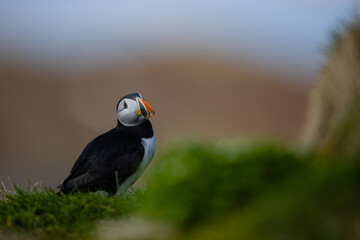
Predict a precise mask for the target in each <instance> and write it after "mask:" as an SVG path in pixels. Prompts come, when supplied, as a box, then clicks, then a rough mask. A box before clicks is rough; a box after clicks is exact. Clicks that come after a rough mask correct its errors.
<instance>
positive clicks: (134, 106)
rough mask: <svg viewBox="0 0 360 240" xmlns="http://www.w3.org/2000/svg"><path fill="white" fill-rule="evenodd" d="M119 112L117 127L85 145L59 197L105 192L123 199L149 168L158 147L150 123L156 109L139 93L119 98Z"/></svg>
mask: <svg viewBox="0 0 360 240" xmlns="http://www.w3.org/2000/svg"><path fill="white" fill-rule="evenodd" d="M116 111H117V126H116V127H115V128H113V129H111V130H110V131H108V132H106V133H104V134H102V135H100V136H98V137H96V138H95V139H94V140H92V141H91V142H89V143H88V144H87V145H86V147H85V149H84V150H83V151H82V153H81V154H80V156H79V157H78V159H77V160H76V162H75V164H74V165H73V167H72V169H71V171H70V175H69V176H68V177H67V178H66V179H65V180H64V181H63V183H62V184H61V185H59V186H57V188H58V189H60V190H59V192H58V193H57V194H58V195H61V193H63V194H70V193H72V192H74V191H80V192H97V191H105V192H107V193H109V194H112V195H114V194H116V195H118V196H122V197H123V196H125V192H126V191H127V189H128V188H129V187H130V186H131V185H132V184H133V183H134V182H135V181H136V180H137V179H138V178H139V177H140V176H141V174H142V173H143V172H144V170H145V169H146V167H147V166H148V165H149V163H150V161H151V160H152V158H153V156H154V153H155V148H156V138H155V133H154V130H153V127H152V125H151V122H150V120H149V118H150V117H151V116H153V115H154V114H155V112H154V110H153V109H152V108H151V106H150V105H149V104H148V103H147V102H146V101H145V99H144V98H143V97H142V95H141V94H140V93H131V94H128V95H126V96H124V97H122V98H121V99H120V101H119V102H118V104H117V106H116Z"/></svg>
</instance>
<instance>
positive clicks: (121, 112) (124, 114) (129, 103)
mask: <svg viewBox="0 0 360 240" xmlns="http://www.w3.org/2000/svg"><path fill="white" fill-rule="evenodd" d="M128 96H129V97H128ZM117 113H118V120H119V122H120V123H122V124H123V125H125V126H136V125H139V124H141V123H143V122H145V121H146V120H147V119H148V118H150V117H151V116H152V115H154V113H155V112H154V111H153V109H152V108H151V107H150V105H149V104H148V103H147V102H145V100H144V99H143V98H142V96H141V95H140V94H138V93H136V94H129V95H127V96H125V97H124V98H123V99H122V100H121V101H120V102H119V104H118V106H117Z"/></svg>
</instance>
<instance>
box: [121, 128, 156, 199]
mask: <svg viewBox="0 0 360 240" xmlns="http://www.w3.org/2000/svg"><path fill="white" fill-rule="evenodd" d="M141 144H142V145H143V147H144V156H143V158H142V160H141V163H140V165H139V167H138V169H137V170H136V172H134V173H133V174H132V175H130V176H129V177H128V178H127V179H126V180H125V181H124V182H123V183H122V184H121V186H120V189H119V190H120V191H119V192H118V194H120V195H121V196H124V194H125V192H126V190H127V189H128V188H129V187H130V186H131V185H132V184H133V183H134V182H135V181H136V180H137V179H138V178H139V177H140V176H141V174H142V173H143V172H144V171H145V169H146V167H147V166H148V165H149V163H150V161H151V159H152V158H153V157H154V154H155V149H156V137H155V133H154V136H153V137H152V138H142V139H141Z"/></svg>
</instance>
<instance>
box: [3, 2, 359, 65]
mask: <svg viewBox="0 0 360 240" xmlns="http://www.w3.org/2000/svg"><path fill="white" fill-rule="evenodd" d="M355 9H357V12H359V9H360V8H359V3H357V1H356V0H337V1H336V0H329V1H325V0H319V1H310V0H305V1H304V0H293V1H289V0H288V1H286V0H267V1H252V0H243V1H230V0H181V1H171V0H152V1H150V0H121V1H119V0H62V1H55V0H32V1H28V0H1V1H0V49H2V51H6V52H7V53H8V54H11V55H14V56H18V57H24V58H25V56H27V57H28V58H30V59H37V60H39V61H43V62H44V63H46V62H53V63H60V62H62V61H65V62H69V60H73V59H76V60H77V61H78V62H83V63H86V62H89V61H94V62H96V61H106V60H109V59H113V58H122V59H125V60H126V59H131V58H132V57H133V56H134V55H136V54H139V53H142V52H147V53H155V54H156V53H169V54H171V53H173V52H175V53H176V51H181V50H182V49H192V48H194V49H203V50H205V51H207V50H211V51H215V52H220V53H223V54H225V55H229V56H232V57H237V56H243V55H253V56H255V57H259V58H264V59H274V60H276V61H280V62H281V61H282V62H287V63H290V64H302V65H303V66H305V68H308V69H309V70H314V69H316V68H317V67H318V66H319V65H320V64H321V61H322V53H321V51H322V50H323V49H324V47H325V46H326V43H328V41H329V36H330V33H331V31H333V30H335V29H337V28H338V27H339V25H340V24H341V22H342V21H346V20H348V19H349V18H350V16H351V14H353V13H354V12H356V10H355Z"/></svg>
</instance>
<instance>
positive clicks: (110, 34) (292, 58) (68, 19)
mask: <svg viewBox="0 0 360 240" xmlns="http://www.w3.org/2000/svg"><path fill="white" fill-rule="evenodd" d="M354 9H359V6H358V3H356V1H355V0H333V1H331V0H328V1H325V0H318V1H308V0H306V1H304V0H294V1H285V0H269V1H266V2H256V1H250V0H244V1H230V0H221V1H220V0H212V1H209V0H207V1H205V0H198V1H165V0H163V1H162V0H153V1H115V0H103V1H96V0H87V1H84V0H78V1H40V0H36V1H31V2H29V1H25V0H3V1H1V2H0V119H1V120H0V121H1V122H0V123H1V124H0V131H1V134H0V181H3V182H5V183H6V182H8V181H9V180H8V179H9V177H10V178H11V181H12V182H13V183H19V184H20V185H21V186H26V185H27V184H28V180H30V181H31V182H32V183H35V182H38V181H42V182H43V184H44V185H46V186H51V187H54V186H56V185H58V184H60V183H61V182H62V180H63V179H64V178H65V177H66V176H67V175H68V173H69V171H70V169H71V167H72V165H73V163H74V161H75V160H76V158H77V157H78V155H79V154H80V153H81V151H82V149H83V148H84V147H85V145H86V144H87V143H88V142H89V141H90V140H92V139H93V138H94V137H96V136H98V135H99V134H101V133H103V132H105V131H107V130H109V129H111V128H113V127H115V125H116V111H115V107H116V104H117V101H118V100H119V99H120V98H121V97H122V96H123V95H125V94H128V93H131V92H140V93H141V94H142V95H143V96H144V97H145V99H146V100H147V101H148V102H149V103H150V104H151V106H152V107H153V108H154V109H155V111H156V116H155V117H153V118H152V123H153V125H154V129H155V131H156V134H157V139H158V149H160V150H161V147H162V146H164V145H166V144H167V143H168V142H171V141H174V139H181V138H183V137H188V136H202V137H206V138H209V139H215V140H216V139H221V138H226V137H244V138H256V139H269V138H271V139H275V140H277V141H283V142H294V141H296V140H297V136H298V133H299V131H300V130H301V128H302V125H303V122H304V120H305V111H306V106H307V98H308V94H309V89H310V88H311V84H312V83H313V82H314V80H315V76H316V73H317V70H318V69H319V68H320V67H321V65H322V64H323V62H324V55H323V51H324V49H325V46H326V44H327V43H328V42H329V40H330V36H331V32H332V31H333V30H336V28H337V27H338V26H339V25H341V23H342V22H343V21H347V20H348V19H347V17H348V16H351V15H352V14H353V11H354Z"/></svg>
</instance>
